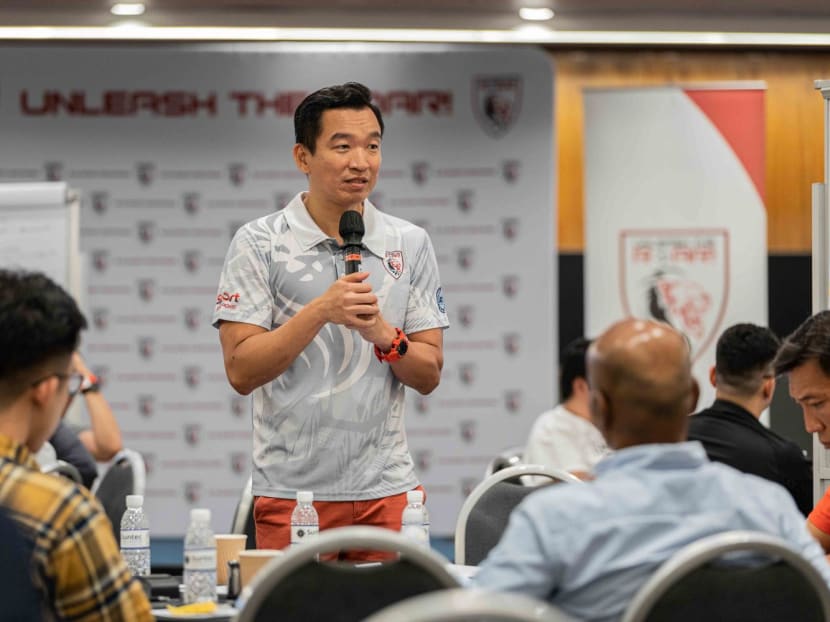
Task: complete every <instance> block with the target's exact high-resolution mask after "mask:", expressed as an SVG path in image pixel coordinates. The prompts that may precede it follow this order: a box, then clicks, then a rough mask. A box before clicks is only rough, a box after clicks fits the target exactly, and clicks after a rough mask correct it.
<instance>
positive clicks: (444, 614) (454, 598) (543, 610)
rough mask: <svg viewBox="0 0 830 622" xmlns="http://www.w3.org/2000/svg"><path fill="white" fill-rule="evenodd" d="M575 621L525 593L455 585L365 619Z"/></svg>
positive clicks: (373, 621) (376, 621) (387, 621)
mask: <svg viewBox="0 0 830 622" xmlns="http://www.w3.org/2000/svg"><path fill="white" fill-rule="evenodd" d="M404 620H405V621H406V622H465V621H467V622H472V621H476V622H575V621H574V620H573V618H571V617H569V616H568V615H566V614H565V613H563V612H562V611H561V610H559V609H558V608H556V607H554V606H553V605H551V604H549V603H546V602H544V601H542V600H538V599H536V598H531V597H530V596H525V595H524V594H515V593H505V592H487V591H484V590H476V589H465V588H456V589H451V590H441V591H438V592H429V593H428V594H421V595H420V596H413V597H412V598H407V599H406V600H403V601H401V602H399V603H395V604H393V605H389V606H388V607H385V608H384V609H382V610H380V611H378V612H377V613H376V614H374V615H372V616H370V617H368V618H366V620H365V622H402V621H404Z"/></svg>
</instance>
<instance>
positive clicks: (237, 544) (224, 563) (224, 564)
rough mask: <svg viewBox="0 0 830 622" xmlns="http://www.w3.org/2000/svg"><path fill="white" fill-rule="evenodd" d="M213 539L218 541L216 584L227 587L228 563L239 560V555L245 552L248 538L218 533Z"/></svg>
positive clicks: (235, 534) (242, 534) (242, 535)
mask: <svg viewBox="0 0 830 622" xmlns="http://www.w3.org/2000/svg"><path fill="white" fill-rule="evenodd" d="M213 537H214V540H215V541H216V584H217V585H227V583H228V562H229V561H231V560H232V559H236V560H238V559H239V553H240V552H242V551H244V550H245V541H246V540H247V539H248V536H246V535H245V534H244V533H241V534H237V533H218V534H216V535H215V536H213Z"/></svg>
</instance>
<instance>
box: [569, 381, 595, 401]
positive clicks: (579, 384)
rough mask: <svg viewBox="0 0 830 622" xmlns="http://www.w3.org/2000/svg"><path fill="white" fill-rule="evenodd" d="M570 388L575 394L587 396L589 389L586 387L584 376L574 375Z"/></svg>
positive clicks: (586, 382)
mask: <svg viewBox="0 0 830 622" xmlns="http://www.w3.org/2000/svg"><path fill="white" fill-rule="evenodd" d="M571 389H572V390H573V393H574V394H575V395H581V396H585V397H587V396H588V395H589V393H590V391H591V389H590V388H589V387H588V381H587V380H585V378H580V377H576V378H574V379H573V382H572V383H571Z"/></svg>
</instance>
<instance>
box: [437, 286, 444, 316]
mask: <svg viewBox="0 0 830 622" xmlns="http://www.w3.org/2000/svg"><path fill="white" fill-rule="evenodd" d="M435 304H437V305H438V310H439V311H440V312H441V313H446V312H447V305H446V304H445V303H444V288H443V287H439V288H438V289H436V290H435Z"/></svg>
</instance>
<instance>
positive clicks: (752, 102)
mask: <svg viewBox="0 0 830 622" xmlns="http://www.w3.org/2000/svg"><path fill="white" fill-rule="evenodd" d="M685 93H686V95H688V97H689V99H691V100H692V101H693V102H694V103H695V104H696V105H697V107H698V108H700V110H701V112H703V114H705V115H706V116H707V117H708V119H709V120H710V121H711V122H712V124H713V125H714V126H715V127H716V128H717V129H718V131H719V132H720V133H721V135H722V136H723V137H724V139H726V142H727V143H728V144H729V146H730V147H732V150H733V151H734V152H735V155H736V156H738V159H739V160H740V161H741V164H743V166H744V168H745V169H746V172H747V173H748V174H749V177H750V179H751V180H752V183H753V184H755V189H756V190H757V191H758V196H760V197H761V201H763V200H764V196H765V192H764V178H765V173H766V169H765V162H764V130H765V128H764V91H763V90H760V89H701V90H695V89H686V90H685Z"/></svg>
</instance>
